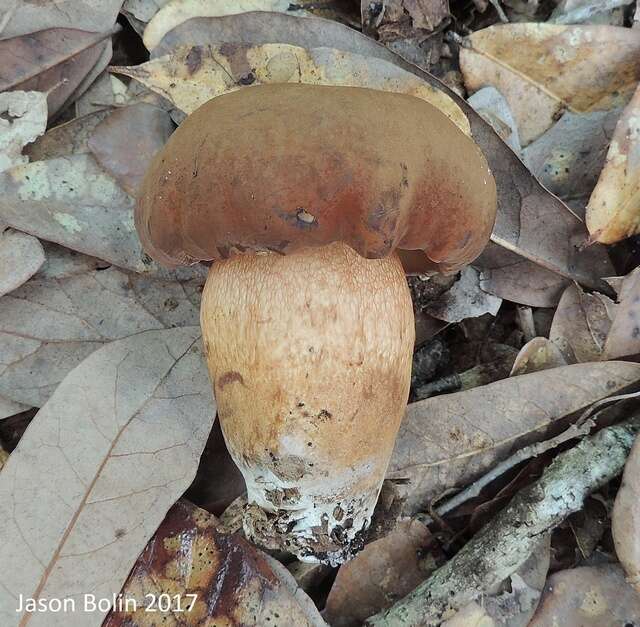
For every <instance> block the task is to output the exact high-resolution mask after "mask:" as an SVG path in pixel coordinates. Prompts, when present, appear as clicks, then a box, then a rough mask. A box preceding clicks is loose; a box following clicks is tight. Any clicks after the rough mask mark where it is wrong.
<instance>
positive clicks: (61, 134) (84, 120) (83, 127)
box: [24, 109, 110, 161]
mask: <svg viewBox="0 0 640 627" xmlns="http://www.w3.org/2000/svg"><path fill="white" fill-rule="evenodd" d="M109 113H110V110H109V109H101V110H100V111H95V112H93V113H89V114H87V115H83V116H82V117H79V118H74V119H73V120H71V121H70V122H66V123H65V124H60V126H54V127H53V128H52V129H50V130H48V131H47V132H46V133H45V134H44V135H42V137H39V138H38V139H36V141H35V142H33V143H32V144H29V145H28V146H27V147H26V149H25V151H24V152H25V154H26V155H27V156H28V157H29V159H31V161H44V160H45V159H55V158H56V157H67V156H69V155H73V154H82V153H89V152H91V151H90V150H89V145H88V142H89V137H90V136H91V133H93V129H95V127H96V126H98V124H100V122H102V120H104V119H105V118H106V117H107V116H108V115H109Z"/></svg>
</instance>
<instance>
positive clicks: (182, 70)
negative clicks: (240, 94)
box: [113, 44, 470, 135]
mask: <svg viewBox="0 0 640 627" xmlns="http://www.w3.org/2000/svg"><path fill="white" fill-rule="evenodd" d="M113 71H116V72H120V73H122V74H125V75H127V76H131V77H132V78H135V79H136V80H138V81H140V82H141V83H143V84H144V85H145V86H147V87H149V88H150V89H152V90H154V91H156V92H157V93H159V94H160V95H162V96H164V97H165V98H167V99H169V100H170V101H171V102H172V103H173V104H174V105H175V106H176V107H178V108H179V109H181V110H182V111H184V112H185V113H187V114H189V113H192V112H193V111H195V110H196V109H197V108H198V107H199V106H200V105H202V104H204V103H205V102H207V101H208V100H210V99H211V98H215V97H216V96H221V95H223V94H225V93H229V92H232V91H236V90H238V89H242V88H243V87H245V86H247V85H264V84H270V83H307V84H314V85H343V86H350V87H367V88H370V89H379V90H383V91H391V92H397V93H404V94H408V95H411V96H415V97H417V98H421V99H423V100H426V101H427V102H429V103H431V104H433V105H434V106H436V107H438V108H439V109H440V110H441V111H442V112H443V113H444V114H445V115H447V116H448V117H449V118H450V119H451V120H452V121H453V122H454V123H455V124H457V126H458V127H459V128H461V129H462V131H463V132H465V133H466V134H467V135H468V134H469V132H470V131H469V123H468V121H467V118H466V116H465V115H464V113H462V111H461V110H460V107H458V105H457V104H455V102H454V101H453V100H452V99H451V98H450V97H449V96H447V95H446V94H444V93H443V92H442V91H440V90H438V89H435V88H434V87H432V86H431V85H429V84H427V83H425V82H424V81H422V80H420V79H419V78H418V77H416V76H414V75H413V74H411V73H409V72H407V71H405V70H403V69H401V68H399V67H397V66H395V65H393V64H391V63H388V62H387V61H384V60H382V59H368V58H365V57H363V56H360V55H357V54H352V53H350V52H345V51H343V50H335V49H332V48H315V49H309V50H307V49H305V48H300V47H298V46H291V45H288V44H264V45H262V46H243V45H233V44H220V45H209V46H181V47H179V48H176V49H174V50H173V52H172V54H171V55H166V56H164V57H158V58H156V59H154V60H152V61H149V62H148V63H144V64H142V65H138V66H134V67H115V68H113Z"/></svg>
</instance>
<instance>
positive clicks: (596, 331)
mask: <svg viewBox="0 0 640 627" xmlns="http://www.w3.org/2000/svg"><path fill="white" fill-rule="evenodd" d="M616 307H617V305H616V304H615V303H614V302H613V301H612V300H611V299H610V298H608V297H607V296H604V295H603V294H597V293H596V294H588V293H586V292H584V291H583V290H582V289H580V287H578V286H577V285H570V286H569V287H568V288H567V289H566V290H565V292H564V294H563V295H562V298H561V299H560V302H559V303H558V309H557V310H556V313H555V315H554V316H553V322H552V323H551V331H550V332H549V339H550V340H551V341H552V342H554V343H555V344H556V346H558V347H559V348H560V349H561V350H562V352H563V353H564V354H565V355H568V356H569V357H573V358H575V360H576V361H580V362H582V361H597V360H599V359H600V358H601V357H602V353H603V351H604V345H605V341H606V339H607V335H608V334H609V330H610V329H611V321H612V319H613V318H614V316H615V311H616Z"/></svg>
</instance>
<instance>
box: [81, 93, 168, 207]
mask: <svg viewBox="0 0 640 627" xmlns="http://www.w3.org/2000/svg"><path fill="white" fill-rule="evenodd" d="M173 129H174V125H173V122H172V121H171V117H170V116H169V114H168V113H167V112H166V111H164V110H163V109H160V108H158V107H155V106H153V105H150V104H147V103H144V102H141V103H138V104H134V105H130V106H128V107H122V108H120V109H117V110H115V111H113V112H112V113H111V114H110V115H109V116H108V117H107V118H106V119H105V120H103V121H102V122H100V124H98V125H97V126H96V128H95V129H94V130H93V133H92V134H91V136H90V137H89V141H88V146H89V149H90V150H91V152H92V154H93V156H94V157H95V158H96V160H97V161H98V163H99V164H100V165H101V166H102V167H103V168H104V169H105V170H106V171H107V172H109V174H111V176H113V177H114V178H115V179H116V181H118V184H119V185H120V186H121V187H122V188H123V189H124V190H125V191H126V192H127V193H129V194H130V195H131V196H133V197H135V195H136V193H137V191H138V187H139V186H140V183H141V182H142V178H143V177H144V174H145V172H146V171H147V168H148V167H149V164H150V163H151V159H152V158H153V156H154V155H155V154H156V152H158V150H160V148H162V146H164V144H165V142H166V141H167V139H169V136H170V135H171V133H172V132H173Z"/></svg>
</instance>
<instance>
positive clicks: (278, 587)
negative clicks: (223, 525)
mask: <svg viewBox="0 0 640 627" xmlns="http://www.w3.org/2000/svg"><path fill="white" fill-rule="evenodd" d="M217 526H218V525H217V521H216V519H215V517H214V516H212V515H211V514H210V513H209V512H207V511H205V510H203V509H200V508H199V507H196V506H195V505H192V504H191V503H189V502H188V501H184V500H180V501H178V503H176V504H175V505H174V506H173V507H172V508H171V509H170V510H169V513H168V514H167V516H166V518H165V519H164V521H163V522H162V524H161V525H160V527H159V528H158V530H157V531H156V533H155V535H154V536H153V538H152V539H151V540H150V541H149V543H148V544H147V547H146V548H145V550H144V551H143V552H142V554H141V555H140V557H139V558H138V561H137V562H136V564H135V566H134V567H133V570H132V571H131V574H130V575H129V578H128V579H127V582H126V584H125V586H124V588H123V590H122V595H123V597H124V598H129V599H134V600H135V601H136V604H137V611H134V608H133V607H132V606H130V607H129V608H122V609H121V610H120V611H112V612H111V613H110V614H109V616H108V617H107V618H106V620H105V622H104V624H103V627H125V626H127V627H131V626H132V625H134V626H135V627H152V626H154V625H158V624H162V625H168V626H177V625H192V626H196V625H202V626H204V625H232V624H233V625H246V626H247V627H263V626H264V625H269V624H272V625H278V624H283V625H284V624H286V625H296V626H297V625H299V626H301V627H302V626H310V625H316V626H321V625H324V624H325V623H324V621H323V620H322V618H321V617H320V614H319V613H318V610H316V608H315V607H314V606H313V603H312V602H311V600H310V599H309V598H308V597H306V595H305V594H304V592H302V591H301V590H297V591H294V592H292V591H290V590H289V585H290V584H289V582H288V581H283V580H282V579H281V577H280V573H281V570H280V568H282V567H280V568H278V567H277V566H275V565H274V562H275V560H273V561H272V560H271V558H269V557H268V556H266V555H265V554H264V553H262V552H261V551H259V550H258V549H256V548H255V547H254V546H253V545H251V544H250V543H249V542H247V541H246V540H245V539H244V538H242V537H241V536H240V535H239V534H234V535H227V534H225V533H222V532H220V531H219V530H218V528H217ZM275 564H278V562H275ZM278 565H279V564H278ZM285 572H286V571H285ZM294 585H295V582H294ZM176 594H177V595H179V596H180V598H181V600H182V608H183V609H184V608H189V609H188V611H184V612H180V613H178V612H176V611H162V609H161V608H157V610H159V611H153V612H150V611H145V607H146V606H147V605H148V604H149V598H150V597H145V595H150V596H152V597H154V598H156V599H157V598H160V595H167V596H170V597H171V598H174V595H176ZM190 595H193V596H190ZM192 600H193V603H192ZM299 600H300V601H302V603H303V604H301V603H299ZM305 600H306V603H304V601H305ZM116 609H118V608H116ZM127 610H128V611H127ZM173 610H175V606H174V608H173ZM177 617H179V619H178V618H177Z"/></svg>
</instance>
